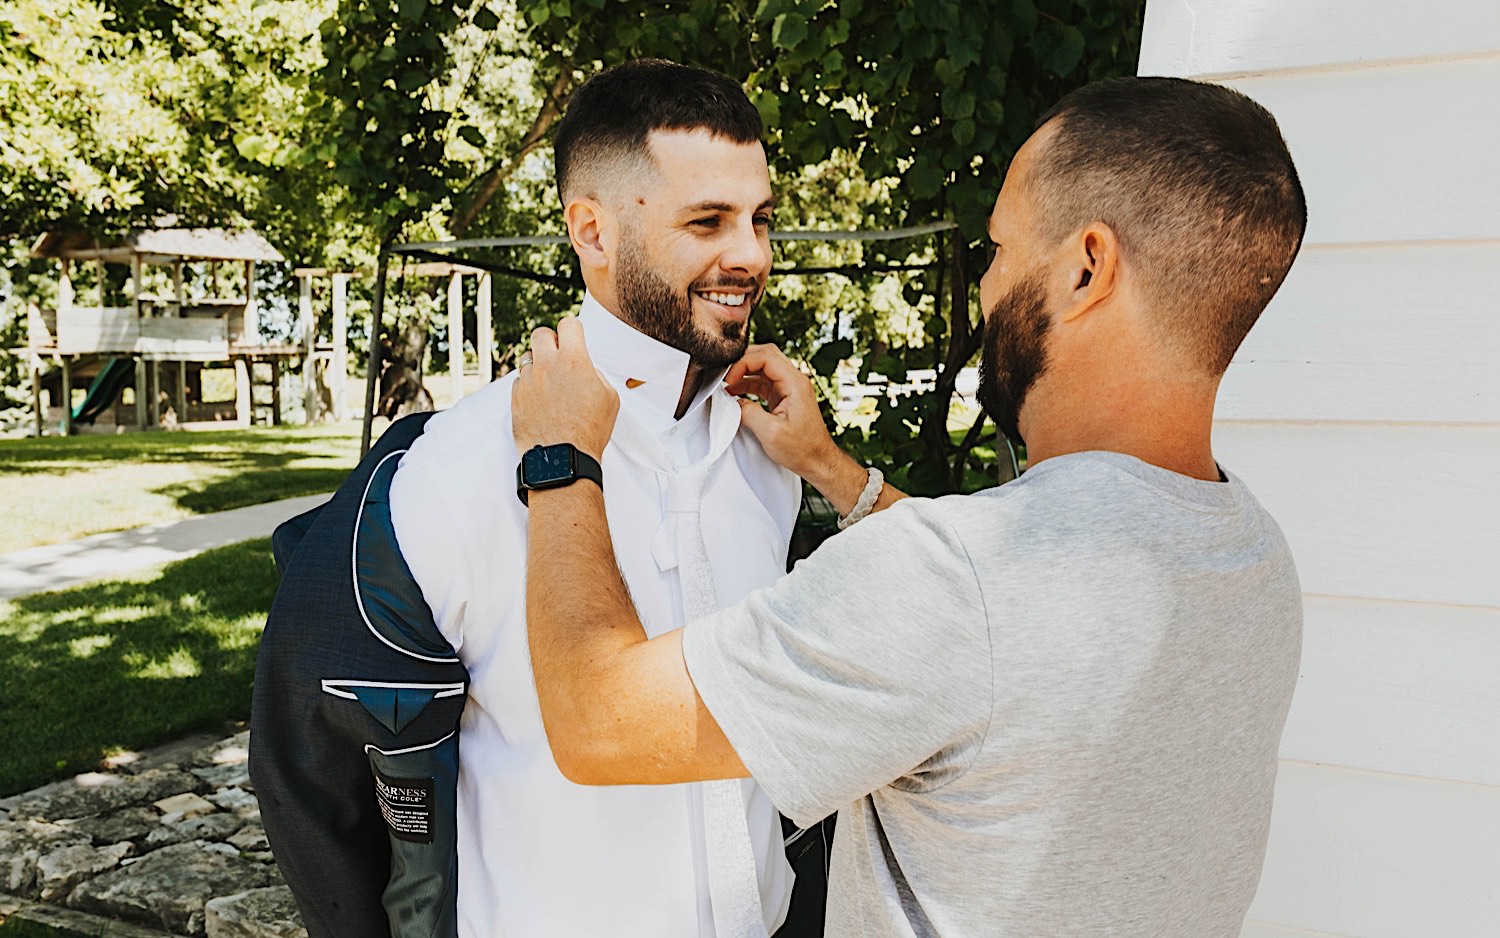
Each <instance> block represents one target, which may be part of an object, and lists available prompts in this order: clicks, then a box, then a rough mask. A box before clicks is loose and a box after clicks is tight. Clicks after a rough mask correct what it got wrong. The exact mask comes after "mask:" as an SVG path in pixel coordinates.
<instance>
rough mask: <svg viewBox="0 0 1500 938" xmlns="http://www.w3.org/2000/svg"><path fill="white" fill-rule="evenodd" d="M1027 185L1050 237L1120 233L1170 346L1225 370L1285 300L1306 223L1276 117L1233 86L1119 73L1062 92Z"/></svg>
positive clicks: (1215, 369) (1299, 189)
mask: <svg viewBox="0 0 1500 938" xmlns="http://www.w3.org/2000/svg"><path fill="white" fill-rule="evenodd" d="M1049 121H1055V127H1056V134H1055V135H1054V136H1053V137H1052V139H1051V140H1050V141H1049V142H1048V144H1047V145H1046V148H1045V150H1043V151H1042V153H1041V154H1040V155H1039V156H1038V158H1037V161H1036V163H1035V164H1034V165H1035V166H1036V169H1035V170H1034V172H1033V174H1032V175H1031V182H1030V184H1029V186H1028V188H1029V190H1030V192H1031V194H1032V199H1033V205H1034V207H1035V210H1036V213H1037V218H1038V222H1037V224H1038V226H1039V227H1040V229H1041V231H1042V233H1043V235H1044V236H1045V237H1047V238H1049V239H1050V240H1052V241H1054V242H1055V241H1057V240H1061V239H1062V238H1064V237H1066V236H1067V235H1069V234H1071V233H1073V232H1075V231H1077V230H1079V229H1080V228H1082V227H1084V226H1085V225H1087V224H1089V223H1090V222H1094V221H1100V222H1104V223H1105V224H1107V225H1109V226H1110V228H1112V229H1113V230H1114V232H1115V235H1116V237H1118V238H1119V240H1120V244H1121V250H1122V253H1123V254H1124V257H1125V259H1126V260H1127V262H1128V263H1130V264H1131V265H1132V267H1133V268H1134V269H1135V270H1136V271H1137V272H1138V273H1139V274H1140V276H1141V279H1142V281H1143V283H1142V285H1143V287H1144V289H1145V291H1146V297H1147V300H1148V302H1150V303H1151V304H1152V305H1153V306H1154V307H1156V309H1157V311H1159V312H1160V313H1161V314H1162V315H1161V316H1160V317H1159V320H1158V321H1159V324H1160V326H1161V328H1162V332H1161V335H1162V338H1163V339H1164V341H1166V342H1168V343H1170V344H1171V345H1173V346H1175V347H1177V348H1179V349H1180V350H1182V351H1183V352H1185V353H1187V354H1188V355H1190V356H1192V357H1194V358H1195V359H1196V360H1197V361H1198V362H1199V363H1201V364H1202V365H1203V366H1204V367H1206V368H1208V369H1210V370H1211V373H1212V374H1216V375H1217V374H1222V373H1223V372H1224V370H1225V369H1226V368H1228V367H1229V361H1230V359H1231V358H1232V357H1233V356H1234V352H1235V350H1236V349H1238V348H1239V345H1240V342H1242V341H1243V340H1244V338H1245V334H1246V333H1248V332H1249V331H1250V327H1251V326H1253V325H1254V324H1255V321H1256V319H1257V318H1259V316H1260V313H1261V311H1262V310H1263V309H1265V307H1266V304H1267V303H1268V302H1269V301H1270V299H1271V297H1272V295H1273V294H1275V292H1276V290H1277V288H1278V287H1280V286H1281V282H1282V280H1284V279H1285V278H1286V273H1287V270H1288V269H1289V268H1290V267H1291V266H1292V259H1293V258H1294V257H1296V255H1297V250H1298V248H1299V247H1300V246H1301V244H1302V235H1303V232H1304V231H1305V229H1306V228H1307V203H1306V202H1305V200H1304V199H1303V195H1302V184H1301V183H1300V182H1299V181H1298V179H1297V169H1296V167H1295V166H1294V165H1292V156H1291V153H1290V152H1288V150H1287V146H1286V141H1285V140H1283V139H1282V137H1281V131H1280V129H1279V128H1278V127H1277V126H1276V120H1275V118H1273V117H1272V116H1271V114H1270V113H1269V112H1268V111H1267V110H1266V109H1265V108H1263V107H1261V106H1260V105H1259V104H1256V103H1255V102H1254V101H1252V100H1250V99H1249V98H1247V97H1245V96H1244V95H1242V94H1240V93H1239V92H1236V91H1232V90H1230V89H1228V88H1224V87H1221V86H1219V85H1210V84H1204V83H1202V82H1194V81H1188V80H1186V79H1181V78H1115V79H1109V80H1106V81H1101V82H1096V83H1094V84H1091V85H1086V86H1084V87H1082V88H1079V89H1078V90H1076V91H1074V92H1072V93H1071V94H1069V95H1068V96H1067V97H1065V98H1063V99H1062V100H1061V101H1059V102H1058V103H1057V105H1056V106H1055V107H1053V108H1052V110H1051V111H1049V112H1048V113H1047V114H1046V115H1044V116H1043V117H1042V119H1041V121H1040V122H1039V124H1038V126H1041V125H1042V124H1046V123H1048V122H1049Z"/></svg>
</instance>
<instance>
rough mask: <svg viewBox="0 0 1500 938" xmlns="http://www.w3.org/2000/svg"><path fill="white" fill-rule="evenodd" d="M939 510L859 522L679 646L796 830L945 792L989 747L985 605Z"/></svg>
mask: <svg viewBox="0 0 1500 938" xmlns="http://www.w3.org/2000/svg"><path fill="white" fill-rule="evenodd" d="M934 505H935V503H934V502H932V501H930V500H927V499H917V498H912V499H906V500H903V501H902V502H900V503H898V504H896V505H894V506H892V507H891V508H889V509H887V510H885V511H883V512H880V513H879V514H876V515H873V516H871V517H869V518H867V519H865V520H863V521H861V522H860V523H859V524H857V525H855V526H854V527H852V528H850V529H849V530H847V531H845V532H843V533H841V534H838V535H837V536H835V537H833V538H830V539H829V540H828V541H826V542H825V543H824V545H823V546H822V547H821V548H820V549H819V550H818V551H817V552H816V553H815V554H813V555H812V556H811V557H809V558H807V559H806V560H804V561H802V562H801V563H800V564H798V565H797V567H796V569H795V570H794V571H793V572H792V573H791V574H790V575H788V576H787V577H786V578H784V579H782V580H781V581H780V582H778V583H777V584H776V585H774V586H772V587H768V588H766V589H762V590H759V591H757V592H755V593H753V594H751V595H750V596H749V597H748V598H747V599H746V600H745V601H744V602H742V603H740V604H739V605H737V606H734V607H731V608H729V609H725V610H722V611H720V612H718V613H716V614H714V615H712V616H708V617H706V618H704V619H701V620H698V621H696V622H693V623H691V624H690V625H689V626H688V627H687V629H686V631H685V632H684V634H683V639H682V641H683V656H684V659H685V660H686V662H687V668H688V672H689V674H690V675H691V676H692V679H693V683H694V684H695V685H696V687H697V689H698V693H699V695H700V696H701V697H702V698H703V701H704V703H705V704H706V705H707V707H708V709H709V712H711V713H712V714H713V715H714V718H715V719H716V720H717V721H718V723H719V725H720V727H721V728H722V729H723V730H724V733H725V735H726V736H727V737H728V739H729V741H730V743H731V744H732V745H733V746H734V748H735V751H736V752H737V753H739V755H740V758H741V759H742V760H743V761H744V763H745V766H746V767H747V768H748V769H749V770H750V774H751V775H753V776H754V777H755V780H756V781H757V782H758V783H760V785H761V786H762V787H763V788H765V790H766V792H767V793H768V794H769V795H770V796H771V800H772V801H773V802H774V803H775V804H776V806H777V807H778V808H779V809H780V810H781V811H782V813H784V814H786V815H787V816H788V817H790V818H791V819H792V820H793V821H794V822H796V823H797V824H799V825H802V826H807V825H810V824H812V823H815V822H816V821H818V820H819V819H821V818H823V817H826V816H827V815H829V814H832V813H834V812H835V811H837V810H839V809H841V808H844V807H847V806H848V805H850V804H851V803H853V802H854V801H857V800H858V799H860V798H862V797H864V796H865V795H867V794H869V793H870V792H872V791H875V790H876V789H879V788H881V787H883V786H885V785H891V784H894V785H895V786H896V787H898V788H901V789H904V790H907V791H912V792H923V791H932V790H935V789H937V788H940V787H942V786H943V785H945V784H946V783H948V782H949V781H952V780H953V779H955V778H957V777H959V776H960V775H962V774H963V772H964V771H965V770H966V769H967V768H968V767H969V763H970V762H971V761H972V760H973V759H974V758H975V756H976V754H977V753H978V751H979V748H980V746H979V743H980V742H981V741H982V740H983V738H984V733H985V730H986V727H987V725H988V721H989V718H990V713H991V703H992V682H993V669H992V666H991V650H990V633H989V629H988V627H987V623H986V616H985V610H984V599H983V596H982V595H981V593H980V589H979V583H978V579H977V577H976V576H975V573H974V569H973V567H972V565H971V564H970V562H969V558H968V555H967V554H966V552H965V550H964V547H963V545H962V544H961V543H960V541H959V539H958V535H957V534H956V532H954V530H953V529H952V528H951V526H949V525H948V524H946V523H945V522H944V521H943V520H942V519H941V517H940V516H939V513H938V512H936V511H932V510H930V509H931V508H932V507H933V506H934Z"/></svg>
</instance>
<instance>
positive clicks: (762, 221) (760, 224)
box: [755, 215, 771, 228]
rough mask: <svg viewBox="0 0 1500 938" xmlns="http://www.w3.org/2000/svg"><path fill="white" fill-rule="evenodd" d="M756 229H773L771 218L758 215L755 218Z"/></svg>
mask: <svg viewBox="0 0 1500 938" xmlns="http://www.w3.org/2000/svg"><path fill="white" fill-rule="evenodd" d="M755 227H757V228H769V227H771V216H770V215H757V216H755Z"/></svg>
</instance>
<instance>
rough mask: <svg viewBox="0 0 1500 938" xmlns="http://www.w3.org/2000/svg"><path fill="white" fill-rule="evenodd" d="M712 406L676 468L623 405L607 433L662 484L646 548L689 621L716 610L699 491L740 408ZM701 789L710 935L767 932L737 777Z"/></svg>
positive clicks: (757, 936)
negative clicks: (694, 454)
mask: <svg viewBox="0 0 1500 938" xmlns="http://www.w3.org/2000/svg"><path fill="white" fill-rule="evenodd" d="M713 410H714V412H713V413H711V414H710V421H711V422H710V443H709V452H708V455H707V456H706V457H705V458H704V459H702V460H700V461H699V462H697V463H695V464H694V465H692V466H690V467H688V468H687V469H683V470H681V471H676V470H675V468H674V466H673V461H672V458H671V455H670V454H669V453H668V452H667V450H666V447H665V446H663V445H662V444H661V442H660V441H659V440H657V439H655V438H654V437H652V436H651V434H649V433H647V432H645V428H643V427H640V426H639V425H638V424H636V423H635V421H634V420H632V419H631V418H629V417H627V416H626V414H625V412H624V410H623V409H622V410H621V413H620V418H619V419H618V420H617V421H616V424H615V434H614V438H613V440H612V442H613V443H615V444H616V445H617V446H619V448H620V449H621V450H622V451H624V452H625V453H626V454H627V455H630V456H632V457H634V458H636V459H637V460H639V461H641V462H644V463H646V464H647V465H650V466H651V467H652V468H654V469H655V470H656V471H657V472H658V473H659V475H660V477H661V479H662V481H663V483H664V484H665V485H666V488H667V517H666V521H665V522H664V523H663V524H662V526H661V528H660V529H659V530H658V531H657V533H656V537H655V538H654V539H653V541H652V544H651V555H652V557H653V559H655V560H656V564H657V567H658V568H659V569H661V570H662V571H664V572H665V571H667V570H671V569H673V568H674V567H675V568H676V569H677V579H678V582H679V583H680V584H681V588H682V607H683V613H684V616H685V618H686V620H687V621H688V622H691V621H693V620H694V619H699V618H702V617H703V616H706V615H711V614H712V613H715V612H717V611H718V610H719V597H718V591H717V589H716V588H715V586H714V576H713V567H712V566H711V565H710V563H709V559H708V546H707V544H706V543H705V542H704V540H703V514H702V506H703V491H704V489H705V488H706V487H707V485H708V482H709V480H710V478H711V477H712V476H713V473H714V470H715V469H716V468H717V467H718V466H720V465H721V462H720V460H721V458H722V457H723V456H724V454H725V451H726V450H727V449H728V445H729V443H730V442H731V441H732V440H733V439H734V433H735V431H737V430H738V428H739V408H738V407H737V406H732V407H724V406H722V404H721V405H720V406H718V407H714V408H713ZM725 411H729V412H730V413H729V414H725V413H724V412H725ZM721 414H723V416H720V415H721ZM701 790H702V792H703V815H704V829H705V838H706V844H705V847H706V852H707V856H708V888H709V897H710V899H711V900H712V903H713V916H714V932H715V935H716V936H717V938H766V935H767V932H766V923H765V916H764V913H763V911H762V909H761V903H760V880H759V877H758V876H757V875H756V871H755V849H754V847H753V846H752V845H751V843H750V827H749V824H748V823H747V821H746V807H745V795H744V786H743V784H742V783H741V782H740V780H738V779H724V780H721V781H715V782H704V783H702V786H701Z"/></svg>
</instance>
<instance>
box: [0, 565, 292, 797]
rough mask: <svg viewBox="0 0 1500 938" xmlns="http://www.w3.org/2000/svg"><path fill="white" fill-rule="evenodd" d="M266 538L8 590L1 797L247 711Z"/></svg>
mask: <svg viewBox="0 0 1500 938" xmlns="http://www.w3.org/2000/svg"><path fill="white" fill-rule="evenodd" d="M276 582H277V580H276V571H275V568H274V566H273V564H272V562H271V550H270V542H269V541H268V540H266V539H264V538H262V539H260V540H255V541H247V542H245V543H243V544H235V545H232V546H229V547H222V548H219V549H217V550H212V551H207V552H205V553H203V554H199V555H198V556H196V557H192V558H189V559H187V560H182V561H178V562H176V563H172V564H168V565H166V566H165V567H162V568H160V569H157V570H154V571H151V572H149V573H144V574H138V575H136V576H132V577H130V578H128V579H123V580H115V581H109V582H104V583H95V584H92V585H89V586H83V587H78V588H75V589H68V590H61V591H59V592H54V593H42V594H38V595H34V596H27V597H23V598H21V599H16V600H11V601H9V602H0V675H3V677H0V796H4V795H7V794H12V793H14V792H17V791H24V790H27V789H29V788H32V787H34V786H37V785H40V784H42V783H44V782H46V781H49V780H51V779H53V778H58V777H62V776H66V775H70V774H73V773H76V772H80V771H86V770H89V769H92V768H94V767H96V766H97V765H98V763H99V761H100V760H101V759H103V758H104V757H105V756H108V755H110V754H111V753H113V752H118V751H120V750H124V749H139V748H141V747H143V746H150V745H153V744H156V743H161V742H166V741H169V740H172V739H176V738H178V737H180V736H182V735H183V734H184V733H187V732H190V731H193V730H199V729H205V728H207V729H218V728H220V727H223V726H224V725H225V724H226V722H227V721H230V720H240V719H245V718H247V717H248V716H249V714H250V688H251V682H252V679H253V677H254V673H255V651H256V648H257V646H258V643H259V640H260V632H261V629H262V628H263V627H264V625H265V617H266V611H267V610H268V609H269V608H270V605H271V599H272V597H273V596H274V595H275V592H276Z"/></svg>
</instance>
